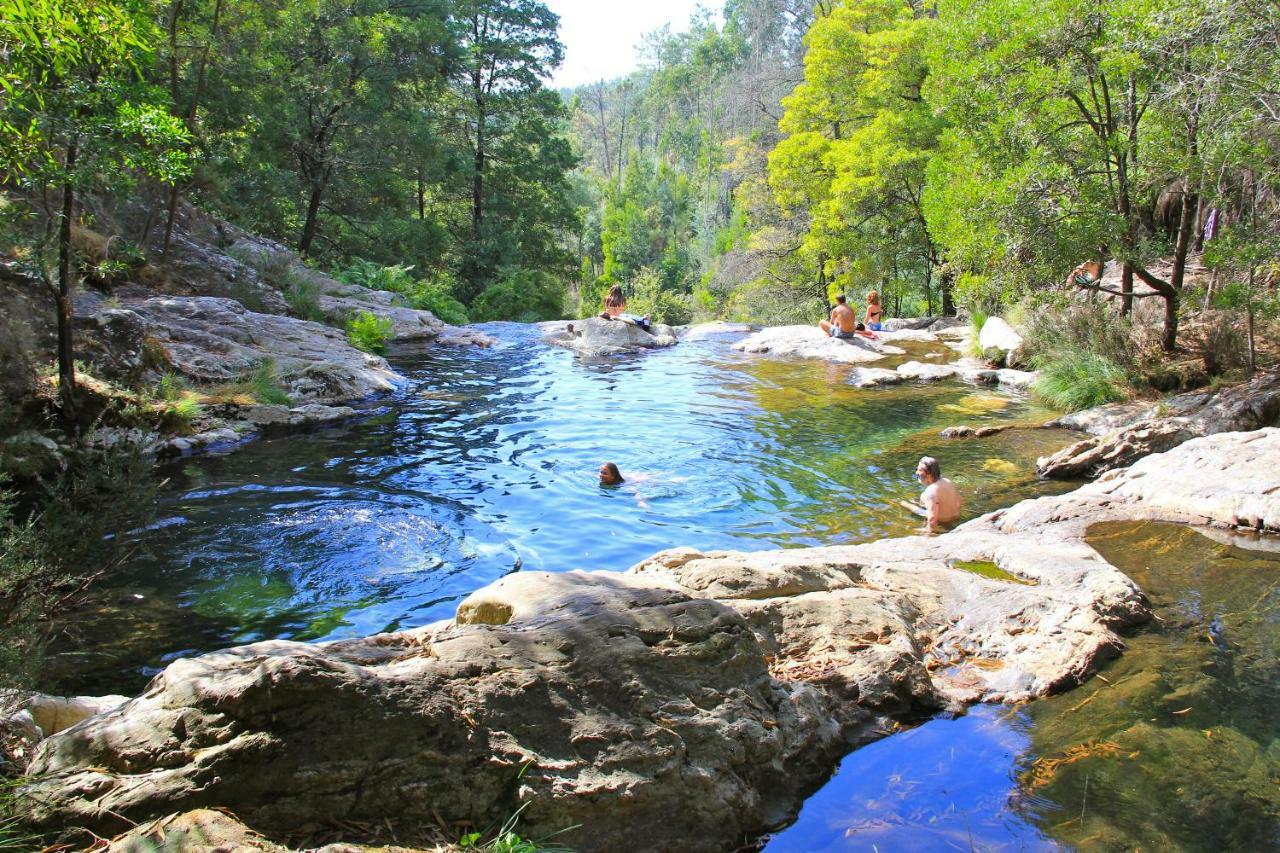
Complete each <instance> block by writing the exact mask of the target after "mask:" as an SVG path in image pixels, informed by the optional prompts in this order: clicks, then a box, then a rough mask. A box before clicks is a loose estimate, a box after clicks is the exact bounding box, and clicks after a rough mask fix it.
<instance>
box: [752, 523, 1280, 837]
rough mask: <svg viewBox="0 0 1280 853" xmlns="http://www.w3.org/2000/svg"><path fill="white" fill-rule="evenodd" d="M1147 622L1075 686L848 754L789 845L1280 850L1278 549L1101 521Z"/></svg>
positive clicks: (1098, 544) (1105, 551)
mask: <svg viewBox="0 0 1280 853" xmlns="http://www.w3.org/2000/svg"><path fill="white" fill-rule="evenodd" d="M1089 541H1090V544H1092V545H1093V547H1094V548H1096V549H1097V550H1098V552H1099V553H1100V554H1102V556H1103V557H1105V558H1106V559H1107V560H1108V561H1110V562H1111V563H1112V564H1113V565H1115V566H1117V567H1118V568H1120V569H1121V570H1122V571H1124V572H1125V573H1126V574H1127V575H1129V577H1131V578H1133V579H1134V580H1135V581H1136V582H1137V583H1138V584H1139V585H1140V586H1141V587H1142V588H1143V590H1144V591H1146V593H1147V595H1148V596H1149V598H1150V600H1151V603H1152V605H1153V610H1154V612H1155V614H1156V617H1157V618H1156V619H1155V620H1153V621H1152V623H1151V624H1149V625H1148V626H1146V627H1144V628H1143V629H1141V630H1140V631H1138V632H1137V633H1136V634H1135V635H1134V636H1132V637H1128V638H1126V643H1127V645H1128V648H1127V650H1126V651H1125V653H1124V654H1123V655H1122V656H1121V657H1120V658H1118V659H1117V660H1115V661H1113V662H1111V664H1109V665H1108V666H1107V667H1106V668H1105V669H1104V670H1103V671H1102V673H1101V676H1100V677H1095V678H1093V679H1091V680H1090V681H1088V682H1087V683H1086V684H1084V685H1083V686H1082V687H1080V688H1079V689H1076V690H1072V691H1068V692H1067V693H1064V694H1062V695H1061V696H1056V697H1053V698H1051V699H1047V700H1041V701H1037V702H1031V703H1029V704H1027V705H1024V706H1020V707H1017V708H1010V707H1000V706H979V707H976V708H973V709H971V710H970V712H969V713H968V714H967V715H965V716H962V717H958V718H955V719H948V718H938V719H935V720H931V721H930V722H928V723H926V724H924V725H922V726H919V727H918V728H915V729H912V730H909V731H907V732H903V733H901V734H896V735H894V736H892V737H889V738H886V739H885V740H882V741H879V742H877V743H874V744H871V745H870V746H866V747H863V748H862V749H859V750H857V751H855V752H853V753H851V754H850V755H848V756H847V757H846V758H845V760H844V762H843V763H842V764H841V766H840V768H839V770H838V771H837V772H836V774H835V775H834V776H833V777H832V779H831V780H830V781H829V782H828V783H827V785H826V786H824V787H823V788H822V789H821V790H820V791H819V792H818V793H817V794H815V795H814V796H813V797H811V798H810V799H809V800H808V802H806V804H805V806H804V809H803V810H802V811H801V813H800V816H799V818H798V820H797V821H796V822H795V823H794V824H793V825H792V826H791V827H789V828H788V829H786V830H784V831H782V832H780V833H778V834H777V835H776V836H774V837H773V838H772V839H771V840H770V841H769V842H768V844H767V845H766V846H765V848H764V849H765V850H766V851H770V853H783V852H784V851H786V852H787V853H790V851H873V850H881V851H889V850H913V851H915V850H920V851H933V850H937V851H943V850H993V851H994V850H1001V851H1004V850H1008V851H1014V850H1074V849H1079V850H1115V851H1132V850H1144V851H1146V850H1188V851H1206V853H1207V851H1223V850H1228V851H1237V850H1238V851H1266V850H1280V712H1278V709H1280V542H1277V541H1275V540H1274V538H1272V539H1261V538H1257V537H1252V536H1242V535H1235V534H1228V533H1224V532H1221V531H1204V532H1200V531H1198V530H1196V529H1193V528H1188V527H1182V526H1179V525H1172V524H1156V523H1146V522H1142V523H1127V522H1126V523H1106V524H1100V525H1097V526H1095V527H1094V528H1092V529H1091V530H1090V536H1089Z"/></svg>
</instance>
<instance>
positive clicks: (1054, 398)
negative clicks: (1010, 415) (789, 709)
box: [1031, 351, 1129, 412]
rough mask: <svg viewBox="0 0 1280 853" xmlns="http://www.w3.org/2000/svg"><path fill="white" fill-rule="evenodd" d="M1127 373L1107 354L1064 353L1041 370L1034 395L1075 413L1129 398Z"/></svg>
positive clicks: (1057, 407) (1048, 362)
mask: <svg viewBox="0 0 1280 853" xmlns="http://www.w3.org/2000/svg"><path fill="white" fill-rule="evenodd" d="M1128 380H1129V377H1128V374H1126V373H1125V371H1124V370H1123V369H1122V368H1121V367H1120V366H1119V365H1117V364H1116V363H1115V362H1113V361H1112V360H1111V359H1109V358H1107V357H1106V356H1105V355H1102V354H1100V353H1093V352H1079V351H1073V352H1065V353H1062V354H1060V355H1058V356H1057V357H1055V358H1054V359H1052V360H1050V361H1047V362H1045V363H1043V364H1042V366H1041V367H1040V376H1039V378H1038V379H1036V381H1035V384H1034V385H1032V386H1031V390H1032V392H1033V393H1034V394H1035V395H1036V397H1038V398H1039V399H1040V400H1041V401H1043V402H1044V403H1045V404H1047V405H1049V406H1052V407H1053V408H1055V409H1064V410H1066V411H1069V412H1074V411H1076V410H1078V409H1087V408H1090V407H1092V406H1100V405H1102V404H1103V403H1113V402H1115V401H1117V400H1123V399H1125V398H1126V397H1128V396H1129V392H1128Z"/></svg>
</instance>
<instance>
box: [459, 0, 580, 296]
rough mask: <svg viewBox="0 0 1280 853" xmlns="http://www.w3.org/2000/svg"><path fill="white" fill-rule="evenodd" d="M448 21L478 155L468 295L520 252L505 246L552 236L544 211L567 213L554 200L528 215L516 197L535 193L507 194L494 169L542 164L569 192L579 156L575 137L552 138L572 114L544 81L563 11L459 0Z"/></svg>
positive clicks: (556, 53)
mask: <svg viewBox="0 0 1280 853" xmlns="http://www.w3.org/2000/svg"><path fill="white" fill-rule="evenodd" d="M450 21H451V27H452V32H453V35H454V38H455V40H456V43H457V45H458V47H459V53H460V59H459V62H458V63H457V65H456V66H455V67H454V69H453V73H452V75H451V77H452V80H453V100H452V104H451V106H452V109H453V110H454V111H455V112H456V113H457V115H458V116H459V118H460V119H461V121H460V127H459V130H460V133H461V144H462V145H463V146H464V147H465V148H466V149H467V150H468V151H469V153H470V158H469V159H470V164H469V165H470V168H469V171H468V173H467V174H466V177H467V183H468V185H469V190H470V193H469V195H470V198H469V205H468V207H469V213H470V223H469V225H470V233H469V235H468V244H467V245H466V247H465V248H464V249H463V261H462V265H461V267H462V268H461V273H462V279H463V281H462V283H461V292H460V293H459V296H460V297H461V298H462V299H463V301H464V302H470V301H472V300H473V299H475V297H476V296H478V295H479V294H480V292H481V291H483V290H484V288H485V287H486V286H487V285H489V284H491V283H493V282H494V281H495V280H496V277H497V275H498V271H499V268H500V267H501V266H502V265H503V263H504V261H508V260H516V259H513V258H511V257H510V256H509V253H508V251H507V250H509V249H511V248H512V247H513V246H515V245H516V243H517V242H518V241H519V240H520V239H521V238H522V237H528V238H530V239H534V240H538V238H539V237H545V234H544V233H541V232H542V231H543V229H544V228H545V227H548V226H549V225H550V223H547V222H545V221H544V220H543V219H542V218H541V217H539V216H538V215H537V214H538V213H543V214H551V215H553V216H559V215H561V214H562V213H563V212H564V211H563V210H560V209H559V205H558V204H557V202H556V200H553V199H550V198H548V199H546V200H547V201H548V202H549V203H548V205H547V206H546V208H545V209H543V210H541V211H537V212H534V211H529V212H528V215H522V213H521V211H520V210H519V209H518V205H517V203H516V202H517V199H523V200H524V201H526V202H530V203H532V202H534V201H536V200H537V199H536V193H528V192H521V193H516V194H515V195H514V196H509V195H507V193H506V190H507V189H508V188H507V187H505V186H503V185H502V183H500V182H499V181H497V180H490V178H496V175H494V174H493V173H494V171H495V169H500V170H501V171H502V173H503V175H504V176H505V177H506V178H509V179H513V180H520V179H521V178H522V176H523V175H525V174H527V173H528V171H530V170H533V171H538V172H540V173H541V174H540V177H542V178H544V179H550V183H549V184H544V185H543V186H542V190H543V191H544V192H546V193H548V194H550V195H555V196H561V197H567V194H568V184H567V182H566V181H565V180H564V173H565V172H567V170H568V168H570V167H571V166H572V163H573V160H572V154H571V152H570V151H569V149H568V146H567V144H565V145H560V144H557V143H556V142H555V141H554V139H553V137H555V136H556V135H557V134H558V133H559V132H560V125H561V124H562V123H563V122H564V121H565V120H566V116H565V113H564V107H563V105H562V104H561V102H560V100H559V98H558V97H555V96H554V95H553V93H550V92H549V91H548V90H547V89H546V88H545V86H544V85H543V80H544V79H546V78H547V77H549V76H550V74H551V72H552V71H553V70H554V69H555V68H556V66H558V65H559V64H560V62H561V61H562V59H563V56H564V47H563V45H561V43H560V40H559V37H558V34H557V28H558V26H559V19H558V18H557V17H556V15H555V14H553V13H552V12H551V10H550V9H549V8H548V7H547V5H546V4H545V3H543V2H541V0H455V2H454V3H453V8H452V11H451V17H450ZM548 166H549V168H547V167H548ZM526 189H528V187H526ZM525 226H529V227H528V228H527V229H526V227H525ZM512 228H516V229H519V231H518V233H514V234H513V233H512V232H511V230H510V229H512ZM538 241H539V242H541V241H540V240H538Z"/></svg>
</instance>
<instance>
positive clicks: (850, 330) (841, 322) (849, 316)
mask: <svg viewBox="0 0 1280 853" xmlns="http://www.w3.org/2000/svg"><path fill="white" fill-rule="evenodd" d="M818 327H819V328H821V329H822V331H824V332H826V333H827V334H828V335H831V336H832V337H833V338H834V337H841V338H851V337H853V336H854V334H855V333H856V331H857V328H858V315H857V314H854V313H853V309H852V308H850V307H849V306H848V305H847V304H845V298H844V294H843V293H842V294H840V295H839V296H837V297H836V307H834V308H832V309H831V321H830V322H828V321H826V320H823V321H822V322H821V323H819V324H818Z"/></svg>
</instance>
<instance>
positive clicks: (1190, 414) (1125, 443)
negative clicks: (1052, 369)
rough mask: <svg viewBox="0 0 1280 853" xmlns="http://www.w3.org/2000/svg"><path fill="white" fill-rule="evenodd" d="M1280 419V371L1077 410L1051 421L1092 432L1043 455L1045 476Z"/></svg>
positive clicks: (1079, 473) (1092, 473)
mask: <svg viewBox="0 0 1280 853" xmlns="http://www.w3.org/2000/svg"><path fill="white" fill-rule="evenodd" d="M1277 424H1280V370H1272V371H1269V372H1267V373H1263V374H1259V375H1258V376H1256V377H1254V378H1253V379H1252V380H1250V381H1249V382H1246V383H1243V384H1240V385H1235V386H1233V387H1231V388H1226V389H1224V390H1221V391H1217V392H1213V391H1196V392H1192V393H1189V394H1179V395H1177V396H1174V397H1170V398H1169V399H1167V400H1165V401H1163V402H1162V403H1157V404H1145V403H1126V404H1118V405H1113V406H1102V407H1099V408H1097V409H1090V410H1087V411H1085V412H1077V413H1075V414H1072V415H1068V416H1066V417H1063V418H1059V419H1057V420H1055V421H1051V422H1049V423H1048V424H1046V426H1064V427H1069V428H1074V429H1083V430H1085V431H1087V432H1090V433H1091V434H1092V435H1091V437H1090V438H1087V439H1084V440H1083V441H1079V442H1077V443H1075V444H1073V445H1071V446H1070V447H1065V448H1063V449H1062V450H1060V451H1058V452H1057V453H1054V454H1053V455H1051V456H1047V457H1044V458H1042V459H1040V460H1039V461H1038V462H1037V464H1036V469H1037V473H1039V475H1040V476H1042V477H1055V478H1063V479H1072V478H1077V477H1096V476H1098V475H1099V474H1101V473H1103V472H1105V471H1110V470H1113V469H1116V468H1122V467H1125V466H1127V465H1131V464H1133V463H1134V462H1135V461H1137V460H1139V459H1141V458H1143V457H1145V456H1149V455H1151V454H1152V453H1163V452H1164V451H1166V450H1171V449H1172V448H1174V447H1177V446H1178V445H1179V444H1182V443H1183V442H1184V441H1188V440H1189V439H1192V438H1196V437H1198V436H1204V435H1214V434H1216V433H1220V432H1235V431H1242V430H1255V429H1259V428H1261V427H1265V426H1274V425H1277Z"/></svg>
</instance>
